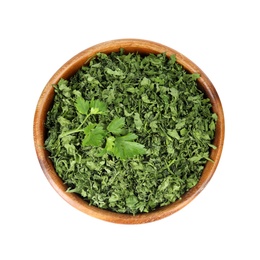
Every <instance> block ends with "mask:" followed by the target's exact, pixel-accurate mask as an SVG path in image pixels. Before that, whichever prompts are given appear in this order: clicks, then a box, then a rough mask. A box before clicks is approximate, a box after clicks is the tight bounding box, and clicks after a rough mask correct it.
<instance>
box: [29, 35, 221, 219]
mask: <svg viewBox="0 0 260 260" xmlns="http://www.w3.org/2000/svg"><path fill="white" fill-rule="evenodd" d="M120 48H124V49H125V51H126V52H137V51H138V52H139V53H142V54H149V53H154V54H157V53H162V52H165V53H166V55H167V56H170V55H172V54H175V55H176V58H177V62H178V63H180V64H181V65H182V66H183V67H184V68H185V69H186V70H187V71H189V72H190V73H199V74H200V75H201V77H200V78H199V79H198V82H199V87H200V88H201V90H202V91H203V92H204V93H205V95H206V96H207V97H208V98H210V100H211V103H212V109H213V111H214V112H215V113H216V114H217V115H218V121H217V125H216V132H215V139H214V142H213V144H214V145H215V146H217V147H218V148H217V149H216V150H213V149H212V151H211V154H210V157H211V158H212V159H213V160H214V163H212V162H207V164H206V166H205V168H204V170H203V173H202V176H201V179H200V181H199V182H198V184H197V185H196V186H194V187H193V188H192V189H190V190H189V191H188V192H187V193H186V194H184V196H183V197H182V199H181V200H179V201H176V202H174V203H172V204H170V205H168V206H164V207H161V208H159V209H157V210H155V211H153V212H150V213H142V214H138V215H136V216H132V215H128V214H120V213H114V212H111V211H108V210H103V209H99V208H97V207H94V206H91V205H89V204H88V203H86V202H85V201H84V200H83V199H81V198H80V196H78V195H76V194H73V193H67V192H66V189H67V187H66V186H65V185H64V184H63V182H62V180H61V179H60V178H59V176H58V175H57V174H56V172H55V169H54V167H53V164H52V162H51V160H50V159H49V158H48V152H47V151H46V150H45V149H44V139H45V134H46V133H45V128H44V123H45V120H46V116H47V112H48V110H49V109H50V107H51V105H52V102H53V98H54V89H53V87H52V85H53V84H57V83H58V81H59V79H60V78H65V79H68V78H69V77H70V76H72V75H73V74H75V73H76V71H77V70H79V69H80V68H81V66H82V65H83V64H85V62H86V61H87V60H89V59H90V58H92V57H93V56H95V55H96V53H97V52H104V53H107V54H108V53H111V52H115V51H119V49H120ZM224 133H225V123H224V113H223V108H222V104H221V101H220V98H219V96H218V93H217V91H216V89H215V88H214V86H213V84H212V83H211V81H210V80H209V78H208V77H207V76H206V75H205V73H204V72H203V71H202V70H201V69H200V68H199V67H198V66H197V65H196V64H194V63H193V62H192V61H191V60H189V59H188V58H187V57H185V56H184V55H182V54H181V53H179V52H178V51H176V50H174V49H172V48H170V47H167V46H164V45H162V44H160V43H156V42H152V41H147V40H141V39H118V40H112V41H107V42H104V43H100V44H97V45H95V46H92V47H90V48H88V49H86V50H84V51H82V52H80V53H78V54H77V55H75V56H74V57H73V58H71V59H70V60H69V61H67V62H66V63H65V64H64V65H63V66H62V67H61V68H60V69H58V70H57V72H56V73H55V74H54V75H53V76H52V77H51V78H50V80H49V81H48V82H47V84H46V86H45V87H44V89H43V91H42V94H41V96H40V98H39V100H38V104H37V107H36V110H35V115H34V122H33V135H34V145H35V150H36V154H37V157H38V160H39V163H40V165H41V168H42V170H43V172H44V174H45V176H46V178H47V179H48V181H49V182H50V184H51V185H52V187H53V188H54V189H55V190H56V191H57V193H58V194H59V195H60V196H61V197H62V198H63V199H64V200H66V201H67V202H68V203H69V204H70V205H71V206H73V207H75V208H77V209H78V210H80V211H82V212H84V213H86V214H88V215H90V216H92V217H95V218H98V219H101V220H105V221H109V222H113V223H121V224H141V223H147V222H152V221H156V220H159V219H162V218H165V217H167V216H170V215H172V214H173V213H175V212H177V211H178V210H180V209H182V208H183V207H184V206H186V205H187V204H188V203H190V202H191V201H192V200H193V199H194V198H195V197H196V196H197V195H198V194H199V193H200V192H201V191H202V190H203V189H204V188H205V186H206V185H207V183H208V182H209V181H210V179H211V178H212V176H213V174H214V172H215V170H216V168H217V166H218V163H219V160H220V157H221V153H222V149H223V144H224Z"/></svg>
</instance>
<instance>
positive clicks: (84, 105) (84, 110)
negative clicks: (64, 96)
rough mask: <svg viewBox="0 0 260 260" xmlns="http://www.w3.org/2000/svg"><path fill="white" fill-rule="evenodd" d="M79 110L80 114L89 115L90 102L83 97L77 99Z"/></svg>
mask: <svg viewBox="0 0 260 260" xmlns="http://www.w3.org/2000/svg"><path fill="white" fill-rule="evenodd" d="M75 106H76V108H77V110H78V111H79V113H81V114H83V115H87V114H88V111H89V101H88V100H85V99H84V98H83V97H78V98H77V99H76V104H75Z"/></svg>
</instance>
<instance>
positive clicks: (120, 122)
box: [107, 117, 125, 135]
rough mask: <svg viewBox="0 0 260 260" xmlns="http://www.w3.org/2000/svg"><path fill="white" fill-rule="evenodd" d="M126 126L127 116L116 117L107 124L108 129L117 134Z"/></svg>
mask: <svg viewBox="0 0 260 260" xmlns="http://www.w3.org/2000/svg"><path fill="white" fill-rule="evenodd" d="M124 126H125V118H124V117H115V118H114V119H113V120H112V121H111V122H110V123H109V125H108V126H107V130H108V131H109V132H111V133H113V134H115V135H119V134H121V133H122V131H123V127H124Z"/></svg>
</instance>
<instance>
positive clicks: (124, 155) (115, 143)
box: [59, 96, 146, 159]
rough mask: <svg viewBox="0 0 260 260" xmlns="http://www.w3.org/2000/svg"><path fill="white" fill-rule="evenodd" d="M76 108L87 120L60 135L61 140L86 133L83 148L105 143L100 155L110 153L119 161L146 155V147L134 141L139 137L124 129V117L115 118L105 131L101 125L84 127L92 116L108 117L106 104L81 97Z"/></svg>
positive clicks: (91, 124)
mask: <svg viewBox="0 0 260 260" xmlns="http://www.w3.org/2000/svg"><path fill="white" fill-rule="evenodd" d="M75 107H76V109H77V111H78V113H80V114H82V115H85V118H84V120H83V121H82V123H81V124H80V125H79V126H78V127H77V128H75V129H72V130H69V131H66V132H64V133H62V134H60V136H59V137H60V138H63V137H66V136H68V135H71V134H75V133H78V132H84V134H85V137H84V139H83V140H82V146H84V147H86V146H97V147H102V145H103V144H104V142H105V143H106V145H105V147H104V148H103V150H102V152H101V153H100V154H101V155H104V154H105V153H108V154H110V155H113V156H116V157H117V158H118V159H128V158H133V157H135V156H137V155H143V154H145V153H146V149H145V147H144V145H142V144H139V143H137V142H134V141H133V140H136V139H137V138H138V136H137V135H136V134H133V133H129V132H127V130H126V129H124V126H125V118H124V117H115V118H114V119H113V120H112V121H111V122H110V123H109V124H108V126H107V127H106V129H104V128H103V126H102V125H100V124H99V123H95V124H94V123H91V122H89V123H88V124H87V126H85V127H84V125H85V123H86V122H87V120H88V118H89V117H90V116H91V115H106V113H107V105H106V104H105V103H104V102H102V101H100V100H98V99H96V100H94V99H92V100H91V101H88V100H85V99H84V98H83V97H81V96H80V97H78V98H77V99H76V103H75ZM125 132H127V133H126V134H125V135H122V133H125ZM105 139H106V141H105Z"/></svg>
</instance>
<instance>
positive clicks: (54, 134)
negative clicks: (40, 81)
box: [45, 49, 217, 214]
mask: <svg viewBox="0 0 260 260" xmlns="http://www.w3.org/2000/svg"><path fill="white" fill-rule="evenodd" d="M198 78H199V75H198V74H189V73H188V72H187V71H185V70H184V69H183V67H182V66H181V65H180V64H178V63H177V62H176V58H175V56H174V55H173V56H171V57H170V58H168V57H166V55H165V54H164V53H161V54H158V55H154V54H149V55H147V56H141V55H139V54H138V53H128V54H125V53H124V50H123V49H121V50H120V51H119V52H115V53H111V54H108V55H107V54H104V53H97V55H96V56H95V57H94V58H93V59H92V60H91V61H90V62H89V64H86V65H85V66H83V67H82V68H81V69H80V70H79V71H78V72H77V73H76V74H75V75H74V76H72V77H71V78H69V79H68V80H64V79H60V81H59V82H58V84H57V85H55V86H54V88H55V97H54V103H53V107H52V108H51V110H50V111H49V112H48V115H47V120H46V128H47V138H46V141H45V145H46V149H47V150H48V151H49V152H50V158H51V160H52V161H53V164H54V167H55V169H56V171H57V173H58V175H59V176H60V177H61V179H62V180H63V181H64V183H65V184H66V185H67V186H68V192H75V193H78V194H79V195H80V196H82V198H84V200H86V201H87V202H88V203H90V204H91V205H95V206H97V207H100V208H103V209H108V210H111V211H115V212H120V213H129V214H137V213H140V212H149V211H152V210H154V209H155V208H157V207H160V206H164V205H167V204H169V203H171V202H174V201H176V200H178V199H180V198H181V196H182V195H183V194H184V193H185V192H187V191H188V190H189V189H190V188H192V187H193V186H194V185H196V184H197V182H198V181H199V179H200V176H201V173H202V170H203V168H204V165H205V163H206V162H207V161H208V160H210V158H209V152H210V149H211V148H213V149H216V147H215V146H214V145H213V144H211V142H212V140H213V138H214V133H215V125H216V121H217V115H216V114H215V113H213V112H212V110H211V103H210V100H209V99H208V98H206V97H205V96H204V94H203V93H202V92H201V91H200V90H199V89H198V87H197V83H196V80H197V79H198Z"/></svg>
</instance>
